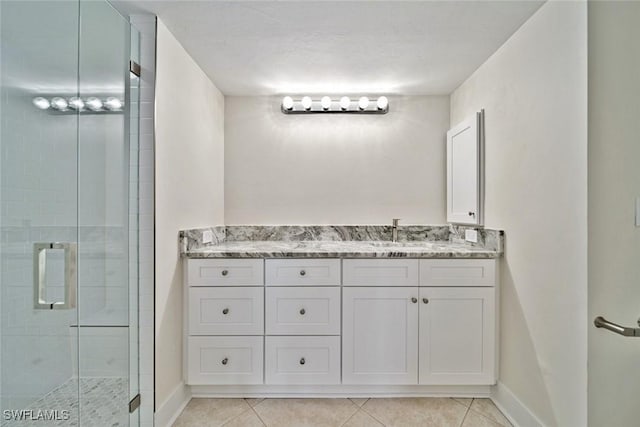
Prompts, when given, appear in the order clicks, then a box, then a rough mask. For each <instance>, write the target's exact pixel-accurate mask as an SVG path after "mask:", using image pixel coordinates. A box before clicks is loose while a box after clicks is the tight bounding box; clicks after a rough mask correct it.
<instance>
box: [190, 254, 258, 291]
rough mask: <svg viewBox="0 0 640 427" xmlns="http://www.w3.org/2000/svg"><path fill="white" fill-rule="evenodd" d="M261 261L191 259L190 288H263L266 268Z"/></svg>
mask: <svg viewBox="0 0 640 427" xmlns="http://www.w3.org/2000/svg"><path fill="white" fill-rule="evenodd" d="M263 262H264V261H263V260H261V259H189V260H187V282H188V284H189V286H234V285H240V286H243V285H244V286H262V285H263V284H264V271H263V270H264V267H263Z"/></svg>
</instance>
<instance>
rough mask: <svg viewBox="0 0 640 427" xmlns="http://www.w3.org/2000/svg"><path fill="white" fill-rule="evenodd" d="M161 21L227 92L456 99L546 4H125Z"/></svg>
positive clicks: (138, 0)
mask: <svg viewBox="0 0 640 427" xmlns="http://www.w3.org/2000/svg"><path fill="white" fill-rule="evenodd" d="M112 3H113V4H114V5H115V6H116V7H117V8H119V9H120V10H123V11H124V12H125V13H126V12H140V11H146V12H152V13H155V14H157V15H158V16H159V18H160V19H161V20H162V21H163V22H164V23H165V25H166V26H167V27H168V28H169V30H170V31H171V32H172V33H173V34H174V35H175V37H176V38H177V39H178V40H179V41H180V43H181V44H182V45H183V46H184V48H185V49H186V50H187V51H188V52H189V54H190V55H191V56H192V57H193V58H194V59H195V61H196V62H197V63H198V64H199V65H200V66H201V67H202V69H203V70H204V71H205V72H206V73H207V75H208V76H209V77H210V78H211V80H212V81H213V82H214V83H215V84H216V86H217V87H218V88H219V89H220V90H221V91H222V92H223V93H224V94H226V95H258V94H260V95H271V94H283V93H293V94H297V93H310V94H319V93H330V94H338V93H387V94H401V95H414V94H449V93H451V92H452V91H453V90H454V89H455V88H456V87H457V86H458V85H460V83H462V82H463V81H464V80H465V79H466V78H467V77H468V76H469V75H471V74H472V73H473V71H474V70H475V69H476V68H478V66H480V65H481V64H482V63H483V62H484V61H485V60H486V59H487V58H488V57H489V56H491V54H492V53H493V52H495V51H496V49H498V48H499V47H500V46H501V45H502V44H503V43H504V42H505V41H506V40H507V39H508V38H509V37H510V36H511V35H512V34H513V33H514V32H515V31H516V30H517V29H518V28H519V27H520V26H521V25H522V24H523V23H524V22H525V21H526V20H527V19H528V18H529V17H530V16H531V15H532V14H533V13H534V12H535V11H536V10H537V9H538V8H539V7H540V6H541V5H542V3H543V2H541V1H526V2H523V1H428V2H423V1H413V2H401V1H340V2H333V1H297V2H283V1H259V2H247V1H233V2H224V1H188V0H182V1H149V0H118V1H115V0H114V1H112Z"/></svg>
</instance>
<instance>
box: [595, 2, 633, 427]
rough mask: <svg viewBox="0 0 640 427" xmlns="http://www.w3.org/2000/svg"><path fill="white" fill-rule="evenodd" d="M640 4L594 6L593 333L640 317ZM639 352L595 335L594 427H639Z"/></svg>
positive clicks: (629, 341)
mask: <svg viewBox="0 0 640 427" xmlns="http://www.w3.org/2000/svg"><path fill="white" fill-rule="evenodd" d="M639 22H640V3H638V2H624V3H620V2H590V3H589V325H591V322H592V321H593V319H594V318H595V317H596V316H604V317H605V318H607V320H610V321H612V322H616V323H620V324H623V325H625V326H636V320H637V319H638V316H639V315H640V306H639V301H640V286H638V284H639V282H638V278H639V277H640V263H639V262H638V259H639V258H638V256H639V255H640V228H636V227H635V226H634V204H635V198H636V197H640V167H638V161H640V139H639V138H638V135H640V121H639V120H638V115H639V113H640V98H639V97H638V95H639V94H640V80H638V76H640V46H639V45H638V40H640V25H639V24H638V23H639ZM638 344H640V343H639V342H638V341H637V338H635V339H634V338H623V337H621V336H619V335H615V334H612V333H611V332H607V331H605V330H602V329H600V330H598V329H596V328H594V327H590V329H589V425H590V426H593V427H597V426H604V425H609V426H631V425H637V424H638V404H637V401H638V399H637V398H638V394H639V393H640V371H638V368H637V366H638V360H640V345H638Z"/></svg>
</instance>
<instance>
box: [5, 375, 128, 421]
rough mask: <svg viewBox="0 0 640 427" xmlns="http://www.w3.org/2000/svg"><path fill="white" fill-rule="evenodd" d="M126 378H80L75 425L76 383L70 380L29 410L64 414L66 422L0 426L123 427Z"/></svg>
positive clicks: (126, 401)
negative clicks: (66, 416) (65, 414)
mask: <svg viewBox="0 0 640 427" xmlns="http://www.w3.org/2000/svg"><path fill="white" fill-rule="evenodd" d="M128 384H129V383H128V379H127V378H82V379H81V380H80V419H81V420H82V424H80V423H79V422H78V400H77V398H78V380H77V379H70V380H69V381H67V382H66V383H64V384H62V385H61V386H59V387H57V388H55V389H54V390H52V391H50V392H49V393H47V394H46V395H44V396H43V397H42V398H40V399H38V400H36V401H35V402H33V403H32V404H31V405H30V407H29V408H25V409H29V410H33V417H36V415H37V414H36V411H38V410H40V411H45V410H46V411H56V410H57V411H58V412H57V414H58V415H60V416H61V417H62V414H63V413H62V411H63V410H65V411H68V414H69V418H68V419H66V420H63V419H59V420H41V419H40V420H35V419H34V420H31V419H30V418H31V416H29V417H27V419H26V420H10V421H3V422H2V427H36V426H39V427H59V426H65V427H66V426H80V425H82V427H116V426H117V427H125V426H128V425H129V385H128Z"/></svg>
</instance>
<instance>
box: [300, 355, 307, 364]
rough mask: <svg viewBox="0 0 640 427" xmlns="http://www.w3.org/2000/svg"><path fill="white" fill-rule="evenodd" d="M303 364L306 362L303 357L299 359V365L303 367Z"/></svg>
mask: <svg viewBox="0 0 640 427" xmlns="http://www.w3.org/2000/svg"><path fill="white" fill-rule="evenodd" d="M305 363H307V361H306V360H304V357H303V358H302V359H300V364H301V365H304V364H305Z"/></svg>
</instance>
